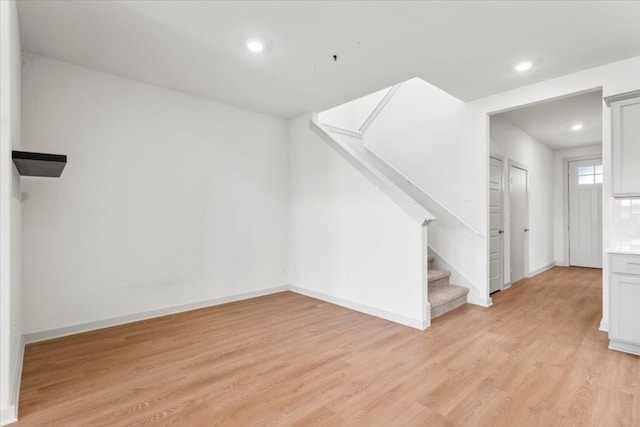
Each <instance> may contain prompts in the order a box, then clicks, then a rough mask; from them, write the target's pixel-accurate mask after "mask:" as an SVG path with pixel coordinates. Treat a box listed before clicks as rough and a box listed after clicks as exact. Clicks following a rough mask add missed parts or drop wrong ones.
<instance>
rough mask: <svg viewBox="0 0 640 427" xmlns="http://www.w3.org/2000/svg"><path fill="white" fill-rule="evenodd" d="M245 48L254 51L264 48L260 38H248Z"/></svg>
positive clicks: (260, 50)
mask: <svg viewBox="0 0 640 427" xmlns="http://www.w3.org/2000/svg"><path fill="white" fill-rule="evenodd" d="M247 49H249V50H250V51H251V52H254V53H258V52H262V51H263V50H264V43H262V42H261V41H260V40H255V39H254V40H249V41H248V42H247Z"/></svg>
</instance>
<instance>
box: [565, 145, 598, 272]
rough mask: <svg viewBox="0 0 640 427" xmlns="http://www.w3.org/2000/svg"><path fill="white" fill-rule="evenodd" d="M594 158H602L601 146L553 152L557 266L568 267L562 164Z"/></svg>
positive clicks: (566, 191)
mask: <svg viewBox="0 0 640 427" xmlns="http://www.w3.org/2000/svg"><path fill="white" fill-rule="evenodd" d="M587 157H589V158H596V157H602V144H595V145H589V146H586V147H577V148H569V149H566V150H556V151H554V152H553V168H554V176H555V186H554V195H553V204H554V213H553V218H554V219H553V222H554V233H553V234H554V254H555V255H554V256H555V262H556V264H558V265H562V266H567V265H569V258H568V253H567V241H566V239H567V238H568V233H567V221H568V218H567V214H566V212H567V203H568V201H567V197H568V185H569V184H568V181H567V178H566V177H567V175H566V173H567V172H566V171H565V169H564V163H565V161H566V159H572V158H573V159H575V158H587Z"/></svg>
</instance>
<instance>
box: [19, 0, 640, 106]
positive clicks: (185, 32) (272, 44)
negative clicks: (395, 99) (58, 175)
mask: <svg viewBox="0 0 640 427" xmlns="http://www.w3.org/2000/svg"><path fill="white" fill-rule="evenodd" d="M18 14H19V19H20V31H21V35H22V46H23V49H24V50H26V51H29V52H32V53H36V54H40V55H45V56H50V57H53V58H57V59H61V60H64V61H68V62H71V63H75V64H78V65H82V66H86V67H90V68H95V69H98V70H102V71H106V72H109V73H112V74H116V75H120V76H123V77H127V78H131V79H135V80H139V81H142V82H146V83H150V84H153V85H157V86H161V87H165V88H168V89H173V90H177V91H181V92H184V93H188V94H192V95H196V96H200V97H204V98H208V99H212V100H216V101H220V102H223V103H227V104H231V105H236V106H239V107H243V108H247V109H250V110H255V111H260V112H264V113H268V114H273V115H277V116H281V117H285V118H289V117H293V116H296V115H298V114H301V113H303V112H308V111H314V110H321V109H325V108H329V107H332V106H335V105H337V104H340V103H343V102H346V101H349V100H351V99H353V98H356V97H359V96H362V95H365V94H367V93H371V92H374V91H375V90H378V89H380V88H383V87H387V86H390V85H392V84H395V83H398V82H400V81H404V80H407V79H409V78H412V77H416V76H417V77H421V78H422V79H424V80H426V81H428V82H430V83H432V84H434V85H436V86H438V87H440V88H441V89H443V90H445V91H447V92H449V93H450V94H452V95H454V96H456V97H458V98H461V99H463V100H471V99H476V98H479V97H483V96H487V95H491V94H494V93H498V92H501V91H504V90H508V89H512V88H515V87H519V86H523V85H527V84H530V83H534V82H538V81H542V80H546V79H549V78H552V77H555V76H559V75H563V74H568V73H571V72H575V71H578V70H582V69H586V68H590V67H594V66H597V65H601V64H605V63H609V62H613V61H616V60H621V59H625V58H629V57H633V56H638V55H640V2H624V1H623V2H615V1H590V2H585V1H563V2H547V1H541V2H519V1H511V2H508V1H493V2H478V1H453V2H446V1H437V2H418V1H411V2H400V1H378V2H372V1H365V2H346V1H277V2H273V1H243V2H241V1H216V2H214V1H126V2H125V1H108V2H104V1H55V0H50V1H46V2H45V1H26V0H21V1H19V2H18ZM249 37H258V38H261V39H263V40H264V41H265V42H266V44H267V47H266V50H265V52H263V53H262V54H260V55H255V54H251V53H250V52H248V51H247V49H246V48H245V41H246V39H248V38H249ZM333 54H337V55H338V61H337V62H334V61H333V59H332V55H333ZM525 59H529V60H532V61H533V62H534V67H533V68H532V69H531V70H530V71H529V72H528V73H526V74H524V75H518V74H517V73H516V72H515V71H513V68H512V67H513V65H514V63H516V62H518V61H522V60H525Z"/></svg>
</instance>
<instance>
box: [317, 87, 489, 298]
mask: <svg viewBox="0 0 640 427" xmlns="http://www.w3.org/2000/svg"><path fill="white" fill-rule="evenodd" d="M425 83H426V82H425ZM399 90H402V84H398V85H394V86H392V87H390V88H387V89H385V90H383V91H378V92H376V93H374V94H371V95H368V96H365V97H362V98H359V99H357V100H354V101H352V102H350V103H347V104H343V105H341V106H339V107H336V108H335V109H331V110H327V112H323V113H320V114H319V115H318V116H314V121H315V126H317V127H318V128H320V129H324V131H325V132H326V136H327V137H328V138H329V139H334V143H335V144H337V145H338V146H342V147H343V149H344V150H347V151H348V152H349V153H350V154H351V156H352V159H351V161H352V163H353V161H355V162H356V163H357V165H355V164H354V166H356V167H358V168H365V169H366V170H368V171H370V172H369V173H371V174H374V175H375V176H378V177H380V178H378V179H383V180H384V181H385V184H384V185H385V186H388V188H393V189H394V190H393V191H392V193H393V197H394V200H397V201H398V200H402V203H404V204H405V205H406V206H412V208H411V209H412V210H413V211H416V209H415V205H418V206H420V207H421V208H423V209H424V210H425V211H426V212H429V214H430V215H431V214H434V215H435V218H437V221H434V222H433V223H432V224H431V226H430V227H429V250H430V252H431V253H432V254H433V255H435V257H436V262H437V264H439V265H441V266H443V267H445V268H447V269H448V270H450V271H451V279H452V281H454V282H455V283H457V284H460V285H462V286H465V287H467V288H468V289H469V291H470V293H469V296H468V300H469V302H471V303H474V304H478V305H482V306H488V305H490V304H491V299H490V298H489V295H488V290H487V289H486V283H485V280H483V279H482V274H478V272H482V271H484V269H485V268H486V266H485V265H484V264H485V260H484V257H483V256H482V252H485V251H486V248H485V247H486V242H487V240H486V233H483V232H482V231H480V230H479V229H478V228H477V227H475V226H473V225H472V224H471V223H469V222H468V221H467V220H465V219H464V218H462V217H461V216H460V215H458V214H456V213H455V212H453V211H452V210H451V209H449V208H448V207H447V206H445V205H444V203H442V202H441V201H439V200H437V199H436V198H435V197H434V196H433V195H431V194H430V193H429V192H428V191H427V190H426V189H425V188H423V187H422V186H420V185H419V184H418V183H416V181H415V180H413V179H412V178H411V177H409V176H408V174H407V173H406V172H404V171H402V170H400V169H399V168H397V167H395V166H394V165H393V164H391V162H389V161H387V160H386V159H385V158H384V156H382V155H380V154H378V153H377V152H375V151H374V150H373V149H372V148H370V147H368V146H367V140H368V138H369V137H371V136H372V135H371V134H372V133H375V132H377V131H378V130H377V129H376V126H372V125H373V124H374V122H375V121H376V119H377V118H378V117H379V116H380V115H384V114H385V108H386V107H387V105H388V104H389V103H390V102H391V101H392V98H393V97H394V95H395V94H396V93H397V92H398V91H399ZM374 100H375V101H377V104H375V107H374V108H373V109H371V106H372V104H373V102H372V101H374ZM402 107H403V106H402V105H394V106H393V108H395V109H396V110H397V109H398V108H402ZM366 108H369V109H370V111H371V113H370V114H368V115H367V116H366V119H365V121H364V122H362V124H361V125H360V126H358V125H357V122H355V121H354V120H353V118H354V117H360V118H361V117H363V116H364V114H363V112H362V110H363V109H366ZM354 112H357V113H354ZM345 113H347V114H351V117H350V119H351V120H344V119H343V120H339V119H338V120H336V118H338V117H340V116H341V115H342V117H344V115H345ZM332 122H333V123H338V124H340V125H342V126H345V125H347V126H348V127H350V128H351V129H345V128H343V127H341V126H336V125H334V124H332ZM403 131H405V130H403ZM394 133H395V132H394V130H393V129H391V130H390V129H389V127H388V126H387V128H386V129H385V130H384V137H385V138H389V137H390V135H391V136H393V135H394ZM397 133H398V134H399V135H400V134H402V132H397ZM373 136H374V137H378V138H379V137H380V136H379V135H373ZM325 140H326V139H325ZM402 142H403V141H402V140H394V143H395V144H402ZM425 143H430V141H425ZM390 184H392V185H390ZM437 184H438V185H441V184H442V183H437ZM401 194H402V195H403V196H401ZM407 200H411V202H408V201H407ZM418 212H419V210H418ZM431 216H433V215H431Z"/></svg>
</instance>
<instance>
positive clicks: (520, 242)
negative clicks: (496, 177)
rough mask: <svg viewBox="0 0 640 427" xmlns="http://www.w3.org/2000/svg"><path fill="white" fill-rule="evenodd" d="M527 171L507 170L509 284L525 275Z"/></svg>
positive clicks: (521, 169)
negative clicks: (508, 181) (509, 250)
mask: <svg viewBox="0 0 640 427" xmlns="http://www.w3.org/2000/svg"><path fill="white" fill-rule="evenodd" d="M527 174H528V172H527V170H526V169H524V168H521V167H518V166H513V165H512V166H511V167H510V168H509V177H510V185H509V208H510V216H511V220H510V227H509V232H510V234H511V239H510V242H511V283H516V282H517V281H518V280H520V279H523V278H524V277H525V276H526V275H527V265H528V262H527V257H528V256H529V251H528V242H529V239H528V237H529V206H528V195H527V192H528V188H527V186H528V179H527V178H528V177H527Z"/></svg>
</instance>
